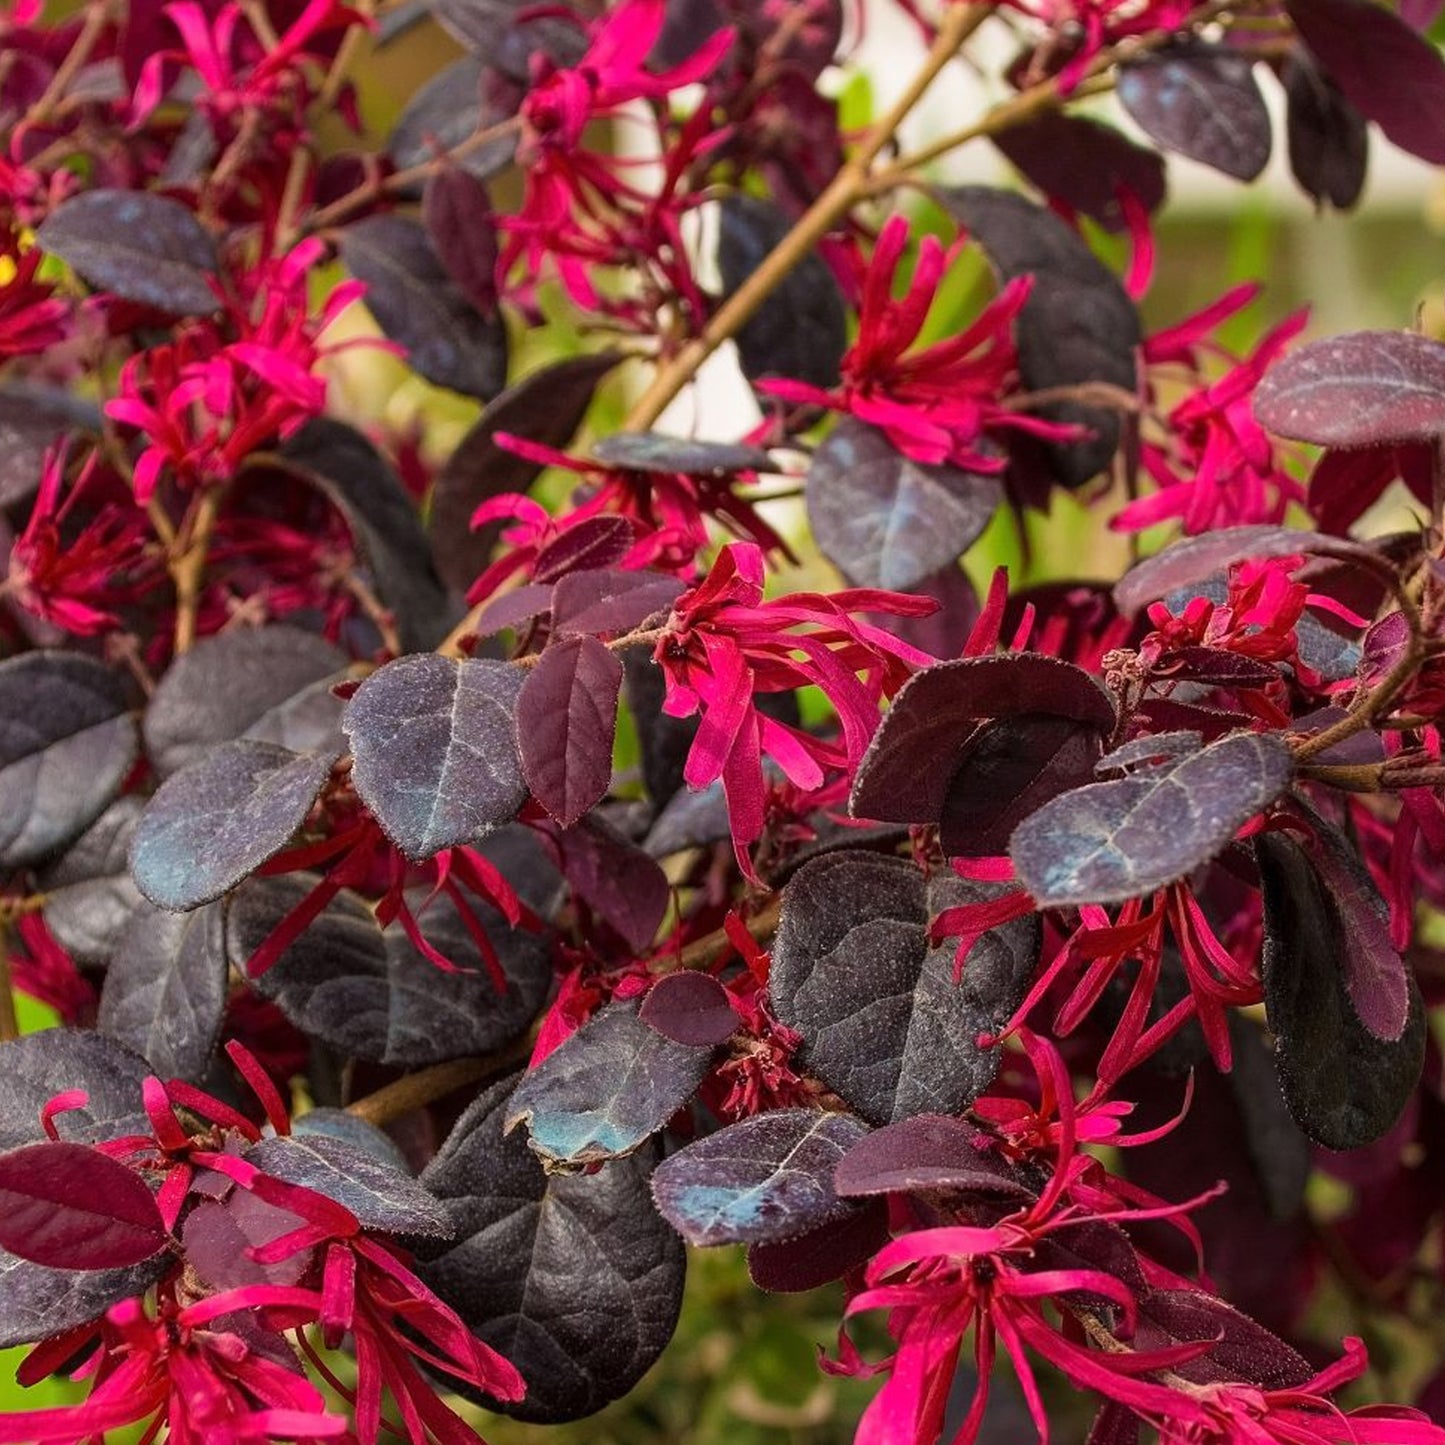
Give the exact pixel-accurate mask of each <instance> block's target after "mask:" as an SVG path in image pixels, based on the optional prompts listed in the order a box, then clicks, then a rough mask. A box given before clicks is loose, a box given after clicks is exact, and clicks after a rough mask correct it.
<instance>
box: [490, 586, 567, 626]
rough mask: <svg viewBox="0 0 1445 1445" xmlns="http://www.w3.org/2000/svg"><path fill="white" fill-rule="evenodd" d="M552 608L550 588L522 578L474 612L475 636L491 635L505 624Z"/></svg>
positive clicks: (514, 623) (535, 616)
mask: <svg viewBox="0 0 1445 1445" xmlns="http://www.w3.org/2000/svg"><path fill="white" fill-rule="evenodd" d="M551 610H552V589H551V588H550V587H548V586H547V585H546V584H545V583H542V582H524V583H522V585H521V586H520V587H514V588H512V590H511V591H510V592H503V593H502V594H501V596H499V597H495V598H493V599H492V601H490V602H489V603H487V605H486V606H485V607H484V608H483V609H482V610H481V612H480V613H478V615H477V636H478V637H495V636H496V634H497V633H499V632H502V631H504V630H506V629H507V628H514V629H519V628H521V627H522V626H523V624H525V623H530V622H535V621H536V620H537V619H538V618H539V617H546V616H547V614H548V613H550V612H551Z"/></svg>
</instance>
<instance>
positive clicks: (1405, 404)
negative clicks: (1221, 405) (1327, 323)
mask: <svg viewBox="0 0 1445 1445" xmlns="http://www.w3.org/2000/svg"><path fill="white" fill-rule="evenodd" d="M1254 414H1255V416H1257V417H1258V418H1259V420H1260V422H1261V423H1263V425H1265V426H1267V427H1268V428H1269V429H1270V431H1272V432H1277V433H1278V434H1279V435H1280V436H1284V437H1291V438H1293V439H1294V440H1295V441H1302V442H1315V443H1316V444H1317V445H1319V446H1326V447H1371V446H1380V445H1383V444H1386V443H1400V442H1410V441H1428V440H1430V439H1431V438H1433V437H1436V436H1438V435H1440V433H1442V432H1445V345H1441V343H1440V342H1438V341H1432V340H1430V338H1429V337H1426V336H1417V335H1416V334H1415V333H1414V332H1411V331H1350V332H1346V333H1345V334H1344V335H1343V336H1330V337H1327V338H1326V339H1325V340H1323V341H1312V342H1310V343H1309V344H1308V345H1307V346H1301V347H1299V348H1298V349H1297V350H1295V351H1292V352H1290V354H1289V355H1288V356H1286V357H1285V358H1284V359H1283V360H1282V361H1279V362H1277V363H1276V364H1275V365H1274V366H1272V367H1270V369H1269V370H1268V371H1267V372H1265V374H1264V379H1263V380H1262V381H1261V382H1260V384H1259V386H1258V387H1257V388H1256V390H1255V393H1254Z"/></svg>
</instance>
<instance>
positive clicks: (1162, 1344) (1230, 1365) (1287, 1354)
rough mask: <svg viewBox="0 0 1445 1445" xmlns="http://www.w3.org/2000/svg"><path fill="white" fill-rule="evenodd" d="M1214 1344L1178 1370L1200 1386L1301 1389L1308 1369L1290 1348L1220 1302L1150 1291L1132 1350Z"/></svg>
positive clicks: (1187, 1292)
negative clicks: (1232, 1383)
mask: <svg viewBox="0 0 1445 1445" xmlns="http://www.w3.org/2000/svg"><path fill="white" fill-rule="evenodd" d="M1199 1340H1217V1341H1218V1343H1217V1344H1215V1345H1214V1347H1213V1349H1211V1350H1209V1351H1207V1352H1206V1353H1205V1354H1204V1355H1203V1356H1202V1357H1201V1358H1200V1359H1198V1360H1189V1361H1186V1362H1184V1363H1182V1364H1180V1365H1178V1366H1177V1367H1176V1368H1177V1370H1178V1372H1179V1373H1180V1374H1182V1375H1184V1376H1185V1378H1186V1379H1190V1380H1198V1381H1201V1382H1214V1381H1224V1380H1248V1381H1250V1382H1251V1383H1253V1384H1255V1385H1258V1386H1260V1387H1261V1388H1263V1389H1266V1390H1287V1389H1294V1388H1297V1387H1299V1386H1300V1385H1303V1384H1304V1383H1305V1381H1306V1380H1308V1379H1310V1378H1311V1377H1312V1376H1313V1374H1314V1366H1312V1365H1311V1364H1310V1363H1309V1361H1308V1360H1306V1359H1305V1358H1304V1356H1303V1355H1301V1354H1300V1353H1299V1351H1298V1350H1296V1349H1295V1348H1294V1347H1293V1346H1292V1345H1288V1344H1286V1343H1285V1342H1284V1341H1283V1340H1282V1339H1280V1338H1279V1336H1278V1335H1275V1334H1271V1333H1270V1331H1269V1330H1267V1329H1265V1328H1264V1327H1263V1326H1262V1325H1259V1324H1256V1323H1255V1322H1254V1321H1253V1320H1252V1319H1250V1318H1249V1316H1248V1315H1244V1314H1241V1313H1240V1312H1239V1311H1238V1310H1237V1309H1235V1308H1233V1307H1232V1306H1231V1305H1229V1304H1228V1303H1226V1302H1225V1301H1224V1300H1222V1299H1220V1298H1218V1296H1216V1295H1211V1294H1205V1293H1204V1291H1203V1290H1194V1289H1152V1290H1150V1291H1149V1292H1148V1293H1147V1294H1146V1295H1144V1296H1143V1298H1141V1299H1140V1301H1139V1327H1138V1330H1137V1332H1136V1334H1135V1336H1134V1339H1133V1340H1132V1341H1131V1343H1132V1344H1133V1346H1134V1348H1135V1349H1138V1350H1145V1351H1147V1350H1156V1349H1164V1348H1167V1347H1168V1346H1170V1345H1174V1344H1186V1343H1192V1342H1194V1341H1199Z"/></svg>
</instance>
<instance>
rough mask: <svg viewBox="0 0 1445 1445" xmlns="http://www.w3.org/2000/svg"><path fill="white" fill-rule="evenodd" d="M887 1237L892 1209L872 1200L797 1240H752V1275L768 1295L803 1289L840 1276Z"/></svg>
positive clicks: (815, 1287) (749, 1272) (789, 1292)
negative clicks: (762, 1242)
mask: <svg viewBox="0 0 1445 1445" xmlns="http://www.w3.org/2000/svg"><path fill="white" fill-rule="evenodd" d="M887 1242H888V1210H887V1208H886V1206H885V1205H884V1203H883V1201H881V1200H877V1199H870V1200H868V1201H866V1202H865V1203H864V1205H863V1207H862V1208H861V1209H855V1210H854V1211H853V1212H852V1213H850V1214H848V1215H847V1216H845V1217H844V1218H843V1219H835V1220H829V1221H827V1222H826V1223H824V1224H820V1225H817V1226H815V1227H814V1228H812V1229H810V1230H808V1231H807V1232H806V1233H804V1234H800V1235H798V1236H797V1237H796V1238H795V1239H782V1240H779V1241H777V1243H775V1244H754V1245H752V1246H751V1247H750V1248H749V1249H748V1276H749V1278H750V1279H751V1280H752V1282H753V1283H754V1284H755V1285H757V1287H758V1288H759V1289H765V1290H767V1291H768V1292H769V1293H770V1294H799V1293H801V1292H802V1291H803V1290H809V1289H817V1288H818V1287H819V1286H820V1285H825V1284H830V1283H831V1282H832V1281H833V1280H835V1279H841V1278H842V1276H843V1275H844V1274H846V1273H847V1272H848V1271H849V1270H850V1269H853V1268H854V1267H855V1266H857V1265H860V1264H862V1263H863V1262H864V1261H865V1260H867V1259H869V1258H870V1257H871V1256H872V1255H874V1254H876V1253H877V1252H878V1251H879V1250H880V1249H881V1248H882V1247H883V1246H884V1245H885V1244H887Z"/></svg>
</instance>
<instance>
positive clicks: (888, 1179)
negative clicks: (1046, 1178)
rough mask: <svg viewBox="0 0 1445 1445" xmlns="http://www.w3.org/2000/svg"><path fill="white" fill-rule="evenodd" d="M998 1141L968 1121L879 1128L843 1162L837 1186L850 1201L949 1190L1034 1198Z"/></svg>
mask: <svg viewBox="0 0 1445 1445" xmlns="http://www.w3.org/2000/svg"><path fill="white" fill-rule="evenodd" d="M992 1144H993V1140H992V1137H991V1136H990V1135H988V1134H985V1133H984V1132H983V1131H982V1130H981V1129H976V1128H974V1126H973V1125H972V1124H970V1123H969V1122H968V1121H967V1120H965V1119H958V1118H954V1117H953V1116H952V1115H948V1114H918V1115H916V1116H915V1117H913V1118H912V1119H902V1120H900V1121H899V1122H898V1123H896V1124H888V1125H886V1126H885V1127H884V1128H882V1129H875V1130H874V1131H873V1132H872V1133H871V1134H869V1135H867V1136H865V1137H864V1138H862V1139H860V1140H859V1141H858V1142H857V1143H856V1144H854V1145H853V1147H852V1148H851V1149H850V1150H849V1151H848V1152H847V1154H845V1155H844V1156H843V1158H842V1159H841V1160H840V1161H839V1162H838V1167H837V1168H836V1169H835V1170H834V1171H833V1186H834V1188H835V1189H836V1190H837V1191H838V1193H839V1194H840V1195H842V1196H844V1197H845V1198H848V1199H856V1198H859V1197H861V1196H866V1195H873V1194H912V1193H915V1192H921V1191H925V1190H949V1191H957V1192H959V1193H962V1194H988V1195H996V1196H1000V1197H1002V1198H1005V1199H1032V1198H1033V1197H1034V1191H1033V1190H1032V1189H1030V1188H1029V1187H1028V1186H1027V1185H1026V1184H1024V1183H1023V1181H1022V1180H1020V1179H1019V1178H1018V1177H1017V1176H1016V1175H1015V1173H1014V1171H1013V1169H1012V1168H1010V1166H1009V1165H1008V1164H1007V1163H1005V1162H1004V1160H1003V1157H1002V1156H1001V1155H1000V1154H998V1153H997V1152H996V1151H995V1150H994V1149H993V1148H992Z"/></svg>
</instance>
